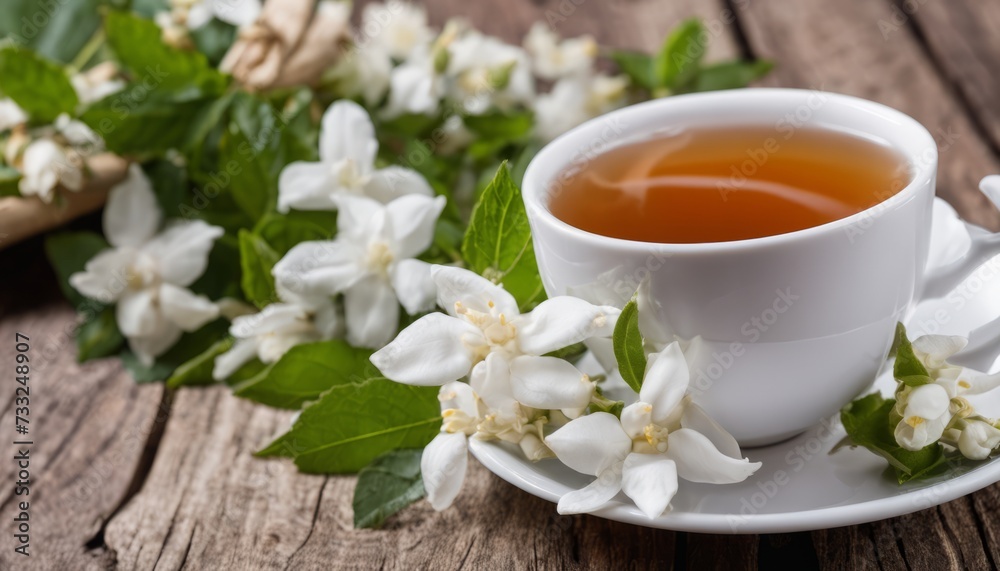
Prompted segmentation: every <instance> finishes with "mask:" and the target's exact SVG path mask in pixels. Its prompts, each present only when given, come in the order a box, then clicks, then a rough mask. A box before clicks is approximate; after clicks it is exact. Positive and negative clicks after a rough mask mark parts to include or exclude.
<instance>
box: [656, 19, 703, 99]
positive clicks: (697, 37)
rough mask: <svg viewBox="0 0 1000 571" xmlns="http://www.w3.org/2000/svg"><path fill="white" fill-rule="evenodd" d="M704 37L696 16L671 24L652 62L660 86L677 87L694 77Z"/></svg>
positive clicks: (700, 57)
mask: <svg viewBox="0 0 1000 571" xmlns="http://www.w3.org/2000/svg"><path fill="white" fill-rule="evenodd" d="M705 38H707V35H706V34H705V28H704V26H702V24H701V20H698V19H697V18H692V19H690V20H685V21H684V22H682V23H681V24H680V25H679V26H677V27H676V28H674V30H673V31H672V32H671V33H670V36H668V37H667V41H666V42H664V44H663V48H662V49H661V50H660V53H659V54H657V56H656V61H655V62H654V64H653V67H654V70H655V74H656V83H657V85H658V86H659V87H667V88H669V89H676V88H678V87H682V86H684V85H685V84H686V83H687V82H688V81H690V80H691V79H693V78H694V77H695V74H696V73H697V71H698V66H699V64H700V63H701V59H702V57H704V56H705V47H706V45H705V41H704V40H705Z"/></svg>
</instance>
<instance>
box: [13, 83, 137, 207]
mask: <svg viewBox="0 0 1000 571" xmlns="http://www.w3.org/2000/svg"><path fill="white" fill-rule="evenodd" d="M115 73H116V71H115V69H114V66H113V65H112V64H102V65H99V66H96V67H94V68H93V69H91V70H89V71H88V72H86V73H82V74H76V75H74V76H73V77H72V78H71V80H72V84H73V87H74V88H75V89H76V92H77V98H78V99H79V100H80V103H81V104H84V105H85V104H87V103H91V102H93V101H96V100H98V99H101V98H103V97H105V96H107V95H110V94H111V93H114V92H116V91H118V90H120V89H121V88H122V87H123V85H124V84H123V83H122V82H121V81H120V80H118V79H114V75H115ZM28 119H29V118H28V115H27V113H25V112H24V110H23V109H21V108H20V107H19V106H18V105H17V103H15V102H14V101H13V100H11V99H0V135H3V134H4V133H6V141H5V142H4V143H3V161H4V162H5V163H6V164H7V165H8V166H11V167H13V168H16V169H17V170H18V171H20V173H21V180H20V182H19V183H18V190H19V191H20V192H21V195H23V196H37V197H38V198H39V199H41V200H42V201H43V202H47V203H49V202H52V200H53V199H54V198H55V196H56V188H57V187H62V188H63V189H65V190H70V191H74V192H77V191H80V190H82V189H83V185H84V182H85V178H86V164H85V162H86V159H87V158H88V157H90V156H92V155H93V154H95V153H98V152H101V151H102V150H103V149H104V141H102V140H101V138H100V137H99V136H98V135H97V134H96V133H94V132H93V131H92V130H91V129H90V128H89V127H87V126H86V125H84V124H83V123H81V122H80V121H76V120H74V119H72V118H70V116H69V115H66V114H62V115H60V116H59V117H57V118H56V120H55V122H54V123H52V124H51V125H41V126H29V124H28Z"/></svg>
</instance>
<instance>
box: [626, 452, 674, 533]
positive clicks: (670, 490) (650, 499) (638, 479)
mask: <svg viewBox="0 0 1000 571" xmlns="http://www.w3.org/2000/svg"><path fill="white" fill-rule="evenodd" d="M622 491H623V492H625V495H626V496H628V497H630V498H632V501H633V502H635V505H636V507H638V508H639V509H640V510H641V511H642V513H644V514H646V517H648V518H649V519H655V518H657V517H660V515H662V514H663V512H664V511H666V509H667V506H669V505H670V500H672V499H673V497H674V494H676V493H677V465H676V464H675V463H674V461H673V460H671V459H669V458H667V457H666V456H664V455H662V454H634V453H633V454H629V455H628V456H627V457H626V458H625V463H624V465H623V466H622Z"/></svg>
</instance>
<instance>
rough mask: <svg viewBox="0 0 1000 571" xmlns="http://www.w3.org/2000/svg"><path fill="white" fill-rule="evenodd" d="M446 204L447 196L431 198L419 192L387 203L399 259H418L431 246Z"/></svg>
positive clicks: (395, 248)
mask: <svg viewBox="0 0 1000 571" xmlns="http://www.w3.org/2000/svg"><path fill="white" fill-rule="evenodd" d="M444 206H445V198H444V197H443V196H438V197H436V198H430V197H427V196H421V195H419V194H411V195H409V196H402V197H400V198H397V199H396V200H393V201H392V202H390V203H389V204H388V206H386V212H387V214H388V217H389V224H390V225H391V227H392V240H393V250H394V251H395V254H396V256H397V258H415V257H417V256H418V255H420V254H422V253H423V252H424V251H425V250H426V249H427V248H430V246H431V243H432V242H433V241H434V227H435V224H436V223H437V219H438V216H440V215H441V211H442V210H444Z"/></svg>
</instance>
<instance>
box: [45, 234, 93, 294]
mask: <svg viewBox="0 0 1000 571" xmlns="http://www.w3.org/2000/svg"><path fill="white" fill-rule="evenodd" d="M107 248H108V243H107V242H106V241H105V240H104V238H103V237H102V236H100V235H99V234H95V233H93V232H64V233H62V234H53V235H51V236H49V237H47V238H46V239H45V253H46V255H47V256H48V258H49V263H51V264H52V268H53V269H54V270H55V272H56V277H57V278H58V279H59V288H60V289H62V292H63V295H65V296H66V299H68V300H69V301H70V303H71V304H72V305H73V307H74V308H77V307H79V306H80V305H81V304H83V303H85V302H86V301H87V298H85V297H84V296H83V295H81V294H80V292H78V291H76V289H75V288H73V286H71V285H69V277H70V276H71V275H73V274H75V273H76V272H82V271H83V267H84V266H85V265H86V264H87V261H88V260H90V259H91V258H93V257H94V256H96V255H97V254H98V253H99V252H101V251H102V250H105V249H107Z"/></svg>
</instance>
